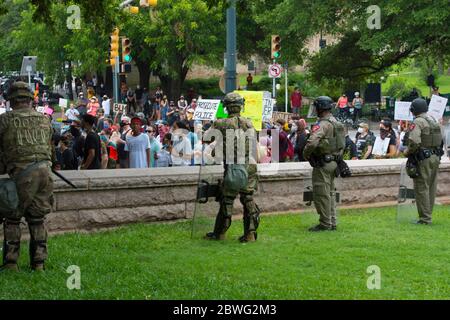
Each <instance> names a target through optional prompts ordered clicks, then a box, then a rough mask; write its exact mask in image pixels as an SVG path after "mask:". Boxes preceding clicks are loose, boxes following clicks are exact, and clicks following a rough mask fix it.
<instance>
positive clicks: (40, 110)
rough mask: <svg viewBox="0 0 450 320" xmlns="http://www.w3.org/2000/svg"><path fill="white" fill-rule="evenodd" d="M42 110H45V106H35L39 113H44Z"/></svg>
mask: <svg viewBox="0 0 450 320" xmlns="http://www.w3.org/2000/svg"><path fill="white" fill-rule="evenodd" d="M44 110H45V107H41V106H39V107H37V108H36V111H37V112H40V113H44Z"/></svg>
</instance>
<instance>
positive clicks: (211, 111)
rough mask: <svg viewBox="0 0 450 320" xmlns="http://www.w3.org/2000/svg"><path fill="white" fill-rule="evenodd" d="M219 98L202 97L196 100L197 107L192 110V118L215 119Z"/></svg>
mask: <svg viewBox="0 0 450 320" xmlns="http://www.w3.org/2000/svg"><path fill="white" fill-rule="evenodd" d="M219 105H220V100H207V99H202V100H198V101H197V107H196V108H195V112H194V117H193V119H194V120H202V121H203V120H206V121H214V120H215V119H216V114H217V110H218V109H219Z"/></svg>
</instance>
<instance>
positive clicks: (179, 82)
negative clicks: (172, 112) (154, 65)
mask: <svg viewBox="0 0 450 320" xmlns="http://www.w3.org/2000/svg"><path fill="white" fill-rule="evenodd" d="M188 71H189V68H188V67H183V66H180V68H179V69H178V72H177V76H176V78H173V77H171V76H161V75H159V80H160V81H161V87H162V89H163V91H164V93H165V94H166V95H167V97H168V98H169V100H173V101H175V102H176V101H178V99H179V98H180V95H181V89H182V88H183V84H184V81H185V80H186V76H187V73H188Z"/></svg>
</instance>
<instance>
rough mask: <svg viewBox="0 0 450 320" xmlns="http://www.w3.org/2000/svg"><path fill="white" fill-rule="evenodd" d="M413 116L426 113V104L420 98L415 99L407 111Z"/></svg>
mask: <svg viewBox="0 0 450 320" xmlns="http://www.w3.org/2000/svg"><path fill="white" fill-rule="evenodd" d="M409 110H410V111H411V112H412V113H413V114H421V113H425V112H428V104H427V102H426V101H425V100H424V99H422V98H417V99H415V100H414V101H413V102H412V104H411V107H410V109H409Z"/></svg>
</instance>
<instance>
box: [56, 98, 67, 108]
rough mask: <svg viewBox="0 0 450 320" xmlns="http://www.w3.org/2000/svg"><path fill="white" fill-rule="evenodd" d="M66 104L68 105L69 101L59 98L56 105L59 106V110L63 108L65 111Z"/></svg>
mask: <svg viewBox="0 0 450 320" xmlns="http://www.w3.org/2000/svg"><path fill="white" fill-rule="evenodd" d="M68 103H69V101H68V100H67V99H62V98H59V103H58V105H59V106H60V107H61V108H65V109H66V108H67V105H68Z"/></svg>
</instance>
